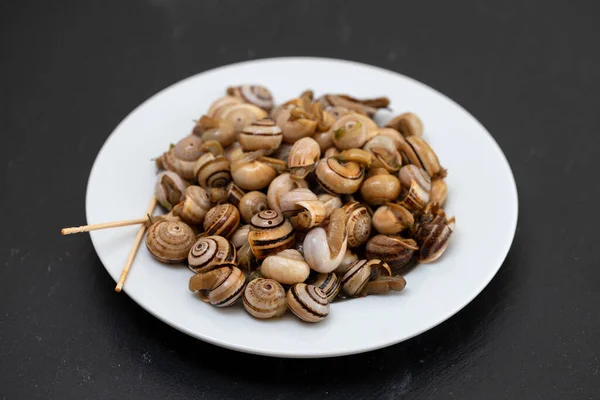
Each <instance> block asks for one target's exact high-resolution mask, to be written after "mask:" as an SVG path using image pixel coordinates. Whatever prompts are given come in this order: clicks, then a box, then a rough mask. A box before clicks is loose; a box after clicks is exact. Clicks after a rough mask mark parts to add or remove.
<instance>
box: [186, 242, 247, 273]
mask: <svg viewBox="0 0 600 400" xmlns="http://www.w3.org/2000/svg"><path fill="white" fill-rule="evenodd" d="M236 255H237V254H236V249H235V246H234V245H233V243H231V242H230V241H229V240H227V239H225V238H224V237H223V236H204V237H201V238H200V239H198V240H197V241H196V243H194V245H193V246H192V248H191V249H190V251H189V254H188V266H189V268H190V270H192V271H194V272H196V273H203V272H208V271H210V270H211V269H214V268H215V267H218V266H222V265H235V262H236Z"/></svg>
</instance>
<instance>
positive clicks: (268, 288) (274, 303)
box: [243, 278, 287, 319]
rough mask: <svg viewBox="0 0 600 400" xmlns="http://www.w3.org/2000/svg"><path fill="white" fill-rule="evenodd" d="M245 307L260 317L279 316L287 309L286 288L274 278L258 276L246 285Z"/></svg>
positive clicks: (254, 315) (251, 313)
mask: <svg viewBox="0 0 600 400" xmlns="http://www.w3.org/2000/svg"><path fill="white" fill-rule="evenodd" d="M243 300H244V308H245V309H246V311H248V313H249V314H250V315H252V316H253V317H256V318H260V319H268V318H277V317H280V316H282V315H283V314H284V313H285V310H286V309H287V304H286V300H285V290H284V289H283V287H282V286H281V285H280V284H279V282H277V281H275V280H273V279H264V278H258V279H254V280H253V281H250V282H249V283H248V284H247V285H246V289H245V290H244V295H243Z"/></svg>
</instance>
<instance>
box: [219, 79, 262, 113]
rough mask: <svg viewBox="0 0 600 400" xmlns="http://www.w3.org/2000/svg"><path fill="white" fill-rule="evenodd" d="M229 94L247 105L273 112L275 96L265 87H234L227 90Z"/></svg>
mask: <svg viewBox="0 0 600 400" xmlns="http://www.w3.org/2000/svg"><path fill="white" fill-rule="evenodd" d="M227 94H228V95H230V96H234V97H237V98H239V99H242V100H244V101H245V102H247V103H250V104H254V105H255V106H257V107H260V108H262V109H263V110H265V111H271V109H272V108H273V95H272V94H271V92H270V91H269V89H267V88H266V87H264V86H260V85H241V86H232V87H230V88H228V89H227Z"/></svg>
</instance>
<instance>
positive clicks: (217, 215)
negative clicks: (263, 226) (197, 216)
mask: <svg viewBox="0 0 600 400" xmlns="http://www.w3.org/2000/svg"><path fill="white" fill-rule="evenodd" d="M239 224H240V212H239V211H238V209H237V208H236V207H235V206H234V205H233V204H218V205H216V206H214V207H213V208H211V209H210V210H208V213H207V214H206V217H205V218H204V231H205V232H206V234H207V235H208V236H212V235H219V236H223V237H225V238H227V237H229V236H230V235H231V234H232V233H233V232H234V231H235V230H236V229H237V227H238V225H239Z"/></svg>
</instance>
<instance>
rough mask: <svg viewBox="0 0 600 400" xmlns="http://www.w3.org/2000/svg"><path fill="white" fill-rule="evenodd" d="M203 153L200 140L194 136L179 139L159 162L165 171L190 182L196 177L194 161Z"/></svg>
mask: <svg viewBox="0 0 600 400" xmlns="http://www.w3.org/2000/svg"><path fill="white" fill-rule="evenodd" d="M203 152H204V151H203V150H202V139H200V138H199V137H198V136H196V135H190V136H188V137H185V138H183V139H181V140H180V141H179V142H178V143H177V144H176V145H175V146H174V147H173V148H171V149H169V151H167V152H166V153H165V154H163V156H162V157H161V158H160V162H161V164H162V166H163V167H164V168H165V169H167V170H169V171H173V172H175V173H176V174H177V175H179V176H180V177H181V178H182V179H185V180H187V181H190V180H192V179H194V178H195V177H196V174H195V172H196V160H198V158H200V156H201V155H202V153H203Z"/></svg>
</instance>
